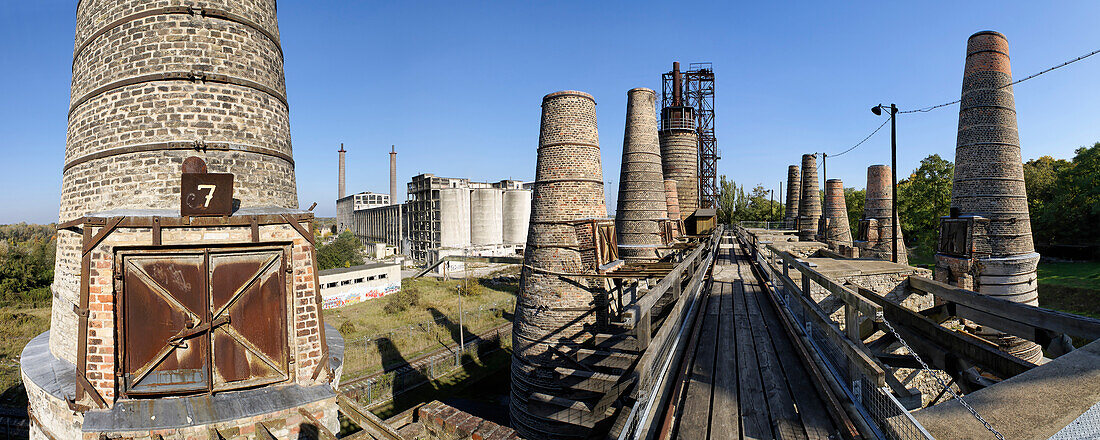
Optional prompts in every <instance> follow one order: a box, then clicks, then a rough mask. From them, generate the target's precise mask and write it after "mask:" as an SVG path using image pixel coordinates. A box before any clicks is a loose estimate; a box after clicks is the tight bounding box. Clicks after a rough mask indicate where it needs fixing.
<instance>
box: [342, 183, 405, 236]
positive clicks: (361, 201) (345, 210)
mask: <svg viewBox="0 0 1100 440" xmlns="http://www.w3.org/2000/svg"><path fill="white" fill-rule="evenodd" d="M390 200H391V198H390V195H389V194H381V193H375V192H369V191H364V192H361V193H358V194H352V195H350V196H347V197H343V198H340V199H338V200H336V232H338V233H339V232H344V231H346V230H349V229H354V228H355V227H354V226H353V225H352V222H354V221H355V220H353V218H352V214H353V213H354V212H356V211H363V210H367V209H372V208H377V207H384V206H390ZM353 232H354V231H353ZM356 235H360V234H359V233H356ZM394 245H396V242H394Z"/></svg>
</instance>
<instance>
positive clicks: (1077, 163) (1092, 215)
mask: <svg viewBox="0 0 1100 440" xmlns="http://www.w3.org/2000/svg"><path fill="white" fill-rule="evenodd" d="M954 173H955V164H953V163H952V162H951V161H948V160H945V159H943V158H942V157H940V156H939V155H937V154H933V155H931V156H928V157H926V158H924V160H922V161H921V163H920V166H918V167H917V169H915V170H913V171H912V172H911V173H910V174H909V176H908V177H907V178H905V179H902V180H901V181H899V182H898V218H899V220H900V222H899V223H900V224H901V228H902V232H903V234H904V236H905V241H906V245H907V246H909V247H912V248H914V250H913V251H914V253H916V254H917V255H918V256H925V257H930V256H931V255H932V254H933V253H935V248H936V241H937V239H938V236H939V219H940V217H941V216H945V215H947V214H948V213H949V210H950V207H951V181H952V178H953V176H954ZM1024 179H1025V181H1026V184H1027V196H1028V197H1027V199H1028V208H1029V210H1030V213H1031V229H1032V234H1033V236H1034V239H1035V243H1036V246H1038V247H1040V248H1066V247H1073V248H1079V249H1082V250H1081V251H1079V252H1076V255H1077V256H1079V257H1080V256H1088V257H1091V258H1094V259H1095V258H1100V255H1098V250H1100V228H1097V227H1096V225H1100V143H1096V144H1095V145H1093V146H1091V147H1082V148H1079V149H1077V151H1076V155H1075V156H1074V158H1073V159H1072V160H1065V159H1055V158H1053V157H1051V156H1043V157H1040V158H1038V159H1034V160H1029V161H1027V162H1025V163H1024ZM769 196H770V194H769V190H768V189H766V188H764V186H763V185H757V186H756V187H754V188H753V189H752V190H749V191H746V190H745V187H744V185H738V184H737V183H735V182H733V181H730V180H727V179H726V177H725V176H721V188H720V195H719V203H718V205H719V209H718V215H719V220H720V221H724V222H739V221H743V220H772V221H778V220H781V219H782V218H783V208H784V207H783V206H782V204H781V203H779V200H778V199H776V200H775V201H771V199H770V198H769ZM844 196H845V201H846V203H847V205H848V206H847V207H848V221H849V223H850V225H851V227H852V236H853V237H855V236H856V230H857V228H858V226H859V219H860V218H861V217H863V204H864V200H865V197H866V191H865V190H854V189H851V188H846V189H845V190H844ZM822 197H823V199H822V200H824V194H822Z"/></svg>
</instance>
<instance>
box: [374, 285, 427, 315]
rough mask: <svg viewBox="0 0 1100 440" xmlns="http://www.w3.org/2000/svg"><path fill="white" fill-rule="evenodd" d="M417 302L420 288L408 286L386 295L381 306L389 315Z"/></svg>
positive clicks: (402, 310)
mask: <svg viewBox="0 0 1100 440" xmlns="http://www.w3.org/2000/svg"><path fill="white" fill-rule="evenodd" d="M419 304H420V290H418V289H417V288H415V287H412V286H409V287H407V288H402V289H401V291H400V292H397V293H391V294H389V295H386V304H385V305H383V306H382V311H383V312H386V314H389V315H396V314H398V313H401V312H404V311H405V310H408V309H409V307H413V306H416V305H419Z"/></svg>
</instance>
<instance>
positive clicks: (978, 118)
mask: <svg viewBox="0 0 1100 440" xmlns="http://www.w3.org/2000/svg"><path fill="white" fill-rule="evenodd" d="M1010 84H1012V69H1011V67H1010V62H1009V55H1008V39H1006V38H1005V36H1004V35H1002V34H1000V33H998V32H993V31H983V32H978V33H976V34H974V35H971V36H970V39H969V40H968V41H967V48H966V67H965V69H964V71H963V85H962V102H961V104H960V108H959V131H958V142H957V146H956V148H955V177H954V182H953V186H952V188H951V208H952V210H953V211H954V212H955V213H956V214H958V216H957V217H955V218H944V219H942V220H941V222H942V223H943V225H944V227H947V226H950V224H952V223H953V224H954V225H955V226H958V227H959V228H961V229H954V230H953V232H952V233H953V234H963V235H965V239H964V241H965V243H966V248H965V252H963V253H962V254H963V255H960V254H959V253H958V252H957V251H958V250H957V249H953V250H954V251H955V252H952V250H948V249H944V248H943V246H945V245H948V244H950V243H951V242H953V241H955V240H956V238H955V237H941V241H940V244H941V248H940V249H939V253H937V255H936V279H938V280H940V281H943V282H947V283H951V284H955V285H958V286H960V287H965V288H968V289H973V290H977V291H979V292H981V293H983V294H986V295H991V296H996V297H999V298H1002V299H1005V300H1009V301H1016V302H1021V303H1025V304H1030V305H1038V304H1039V299H1038V298H1039V295H1038V283H1037V277H1036V268H1037V266H1038V263H1039V254H1038V253H1036V252H1035V244H1034V242H1033V241H1032V235H1031V218H1030V214H1029V212H1028V206H1027V190H1026V187H1025V184H1024V171H1023V158H1022V154H1021V152H1020V135H1019V132H1018V130H1017V125H1016V107H1015V98H1014V94H1013V90H1012V86H1011V85H1010ZM944 227H941V234H945V232H944V230H945V229H944ZM985 336H987V337H989V338H990V339H993V340H995V341H996V342H997V343H998V345H1000V346H1001V348H1002V349H1004V350H1006V351H1008V352H1010V353H1013V354H1015V355H1017V356H1019V357H1021V358H1023V359H1026V360H1031V361H1036V360H1038V359H1040V358H1041V356H1042V350H1041V349H1040V348H1039V346H1038V345H1035V344H1034V343H1031V342H1028V341H1026V340H1023V339H1019V338H1015V337H1007V336H1004V337H1002V336H1001V335H998V334H996V333H995V332H989V334H988V335H985Z"/></svg>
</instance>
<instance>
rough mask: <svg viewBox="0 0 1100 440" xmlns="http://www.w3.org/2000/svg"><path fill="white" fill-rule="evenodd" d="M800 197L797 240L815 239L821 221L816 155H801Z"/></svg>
mask: <svg viewBox="0 0 1100 440" xmlns="http://www.w3.org/2000/svg"><path fill="white" fill-rule="evenodd" d="M800 189H801V190H802V197H801V198H800V199H799V200H798V238H799V239H800V240H804V241H813V240H814V239H816V238H817V228H818V223H820V221H821V220H820V219H821V193H820V191H821V186H820V184H818V182H817V153H814V154H803V155H802V187H801V188H800Z"/></svg>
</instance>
